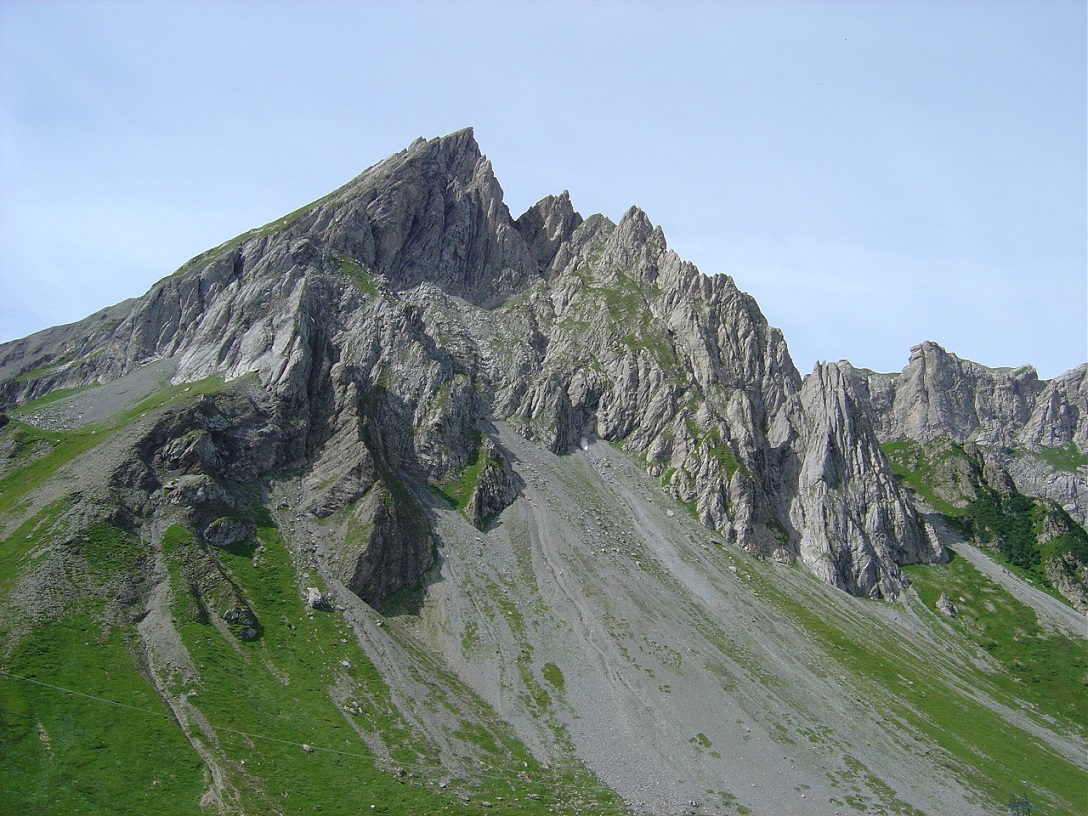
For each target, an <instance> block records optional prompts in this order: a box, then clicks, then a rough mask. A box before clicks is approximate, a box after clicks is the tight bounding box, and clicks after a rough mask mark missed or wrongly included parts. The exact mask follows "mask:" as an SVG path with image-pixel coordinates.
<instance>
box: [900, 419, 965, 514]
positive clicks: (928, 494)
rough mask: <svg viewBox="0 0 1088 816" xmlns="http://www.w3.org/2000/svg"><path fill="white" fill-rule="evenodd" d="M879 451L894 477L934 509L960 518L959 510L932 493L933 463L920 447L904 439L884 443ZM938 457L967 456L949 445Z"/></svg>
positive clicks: (958, 447)
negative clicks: (882, 452)
mask: <svg viewBox="0 0 1088 816" xmlns="http://www.w3.org/2000/svg"><path fill="white" fill-rule="evenodd" d="M880 449H881V450H882V451H884V456H885V457H887V459H888V463H889V464H890V465H891V466H892V472H893V473H894V474H895V476H896V477H897V478H898V479H899V480H900V481H901V482H903V483H904V484H906V485H907V486H908V487H909V488H910V489H911V490H913V491H914V492H915V493H917V494H918V495H920V496H921V497H922V498H924V499H925V500H926V501H927V502H929V504H930V506H931V507H932V508H933V509H934V510H936V511H937V512H938V513H940V514H941V515H944V516H948V517H949V518H955V517H957V516H961V515H963V513H964V509H963V508H962V507H956V506H955V505H952V504H950V503H949V502H947V501H945V500H944V499H942V498H940V497H939V496H938V495H937V494H936V493H935V492H934V490H933V487H932V484H931V479H932V472H933V468H934V465H935V461H934V460H933V459H932V457H931V455H930V454H929V453H927V451H926V450H924V449H923V446H922V445H920V444H919V443H917V442H915V441H913V440H910V439H905V440H901V441H898V442H885V443H884V444H882V445H881V446H880ZM937 456H938V457H939V458H951V457H957V456H963V457H966V454H964V453H963V449H962V447H961V446H958V445H954V444H950V445H949V446H948V447H947V448H946V449H944V450H943V451H942V452H941V453H939V454H937Z"/></svg>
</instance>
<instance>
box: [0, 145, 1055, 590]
mask: <svg viewBox="0 0 1088 816" xmlns="http://www.w3.org/2000/svg"><path fill="white" fill-rule="evenodd" d="M163 358H170V359H172V361H173V363H174V364H175V365H176V371H177V373H176V377H175V379H176V380H177V381H190V380H197V379H200V378H203V377H208V376H212V375H215V376H219V377H222V378H223V379H225V380H228V381H232V380H236V379H238V378H248V379H247V380H246V381H247V382H250V383H251V384H252V388H253V389H255V393H257V392H259V394H260V398H259V399H258V398H256V397H255V398H254V399H252V400H250V402H249V403H232V409H231V410H232V411H233V412H234V413H233V414H231V416H230V418H229V420H228V421H227V426H224V428H220V429H219V431H215V430H214V429H212V428H210V426H209V427H205V426H206V425H207V422H206V421H203V420H200V419H199V416H200V415H198V414H194V415H192V416H191V417H190V418H189V419H188V420H187V421H185V422H181V421H179V422H178V423H176V424H175V425H172V426H170V432H165V431H164V432H163V433H162V434H161V439H159V438H158V437H156V439H157V441H156V443H155V444H156V445H158V447H157V448H154V449H153V450H151V449H149V450H148V451H147V453H146V456H145V458H146V460H147V461H148V462H151V463H158V464H153V468H154V471H155V472H154V475H153V477H152V478H151V481H153V482H156V481H157V482H159V483H164V482H165V481H169V480H171V479H177V478H181V477H183V476H192V475H194V474H186V473H185V472H183V471H184V468H182V469H181V470H179V467H180V465H178V463H180V462H182V461H195V460H198V459H199V460H201V461H205V459H206V463H207V462H213V461H214V462H215V466H214V467H212V466H208V467H207V468H205V471H206V472H204V471H202V472H201V474H199V475H200V476H202V477H206V478H207V479H209V480H211V482H212V483H214V484H209V485H206V487H207V488H208V489H207V490H205V491H204V492H203V493H200V491H197V492H196V493H193V494H192V495H191V496H190V497H191V498H192V500H193V502H194V509H193V510H192V512H193V513H195V514H197V515H200V516H201V518H202V519H203V518H205V517H208V518H210V517H211V515H213V514H214V513H216V512H218V511H219V508H217V507H213V506H210V507H209V508H206V509H204V510H200V509H199V507H198V505H199V504H200V501H201V500H202V499H201V496H203V497H204V498H205V499H207V497H208V496H211V495H213V494H215V495H218V493H217V491H220V492H222V493H223V494H224V495H230V494H232V492H233V493H237V492H238V491H244V489H245V485H246V484H249V483H252V481H253V480H254V479H257V478H259V477H260V475H261V474H268V473H277V472H287V471H290V472H293V473H299V472H301V473H302V474H303V479H302V487H301V493H302V495H300V496H299V508H300V509H302V510H304V512H305V513H308V514H310V515H311V516H313V517H316V518H319V519H322V520H323V522H322V523H323V525H324V528H323V529H324V530H326V534H325V538H324V540H322V541H319V542H316V543H315V547H316V548H317V549H319V550H320V552H321V554H322V555H323V556H324V557H326V558H328V559H329V562H330V563H332V564H333V565H335V568H336V570H337V572H338V574H339V575H340V576H341V578H342V579H343V580H344V582H345V583H346V584H347V585H349V586H350V587H351V588H352V589H353V590H354V591H356V592H357V593H358V594H360V596H361V597H363V598H364V599H365V600H367V601H368V602H370V603H373V604H375V605H378V604H380V603H382V601H383V600H384V599H385V598H387V597H388V596H389V595H390V594H392V593H394V592H396V591H397V590H398V589H400V588H403V587H405V586H408V585H410V584H412V583H414V582H415V581H417V580H418V579H419V577H420V575H421V573H422V572H423V571H425V570H426V569H427V568H428V567H429V566H430V564H431V563H432V559H433V555H432V551H433V542H432V539H431V534H430V532H429V528H428V525H427V523H426V517H425V513H424V511H423V509H422V508H423V504H422V503H421V501H420V497H421V495H423V493H426V492H427V491H428V489H429V488H428V486H429V485H430V486H436V487H442V486H448V485H452V484H454V483H457V481H458V479H463V477H465V474H466V473H471V472H473V469H472V468H471V467H470V464H471V463H472V462H474V461H476V462H479V461H481V459H480V458H477V457H482V461H483V462H484V463H485V466H484V467H483V468H482V469H481V470H480V471H479V475H478V478H479V482H478V483H477V484H475V485H470V486H469V487H470V488H471V491H470V494H469V495H468V496H466V499H467V506H466V513H468V514H469V515H470V517H471V520H472V521H473V522H474V523H477V524H482V523H484V522H485V521H486V519H487V518H489V517H493V516H495V515H496V514H499V513H501V511H502V509H503V508H504V507H505V506H507V505H508V504H509V503H510V502H511V501H513V500H514V499H515V498H516V489H517V488H516V485H514V484H513V483H512V482H511V481H510V479H509V474H508V473H507V471H506V470H505V468H504V465H503V454H502V451H501V450H500V449H499V448H498V446H497V443H496V442H495V441H494V440H491V439H489V438H488V434H487V430H486V429H487V427H488V426H487V420H488V419H503V420H508V421H509V423H510V424H511V425H512V426H513V427H515V428H516V429H518V430H519V431H520V432H521V433H522V434H523V435H524V436H525V437H526V438H528V439H530V440H534V441H537V442H538V443H539V444H541V445H544V446H546V447H548V448H550V449H551V450H553V451H556V452H565V451H568V450H570V449H571V448H572V447H573V446H574V445H575V444H576V443H577V442H578V440H579V439H580V438H582V437H585V436H596V437H599V438H602V439H605V440H608V441H611V442H614V443H616V444H619V445H622V446H623V447H624V448H626V449H627V450H629V451H631V452H633V453H635V454H637V455H638V456H640V457H642V459H643V460H644V462H645V467H646V469H647V471H648V472H649V473H650V474H651V475H652V476H654V477H656V478H658V479H659V480H660V481H661V483H662V486H663V487H664V488H665V489H666V490H668V491H669V492H670V493H672V495H674V496H675V497H676V498H677V499H679V500H680V501H682V502H684V503H686V504H687V505H688V507H689V508H691V510H692V511H693V512H694V513H695V514H696V515H697V516H698V517H699V518H700V519H701V520H702V521H703V523H704V524H706V525H707V526H708V527H711V528H713V529H716V530H719V531H721V532H722V533H723V535H724V536H725V537H726V538H727V540H729V541H730V542H732V543H734V544H736V545H737V546H741V547H744V548H746V549H748V550H749V551H751V552H753V553H756V554H758V555H761V556H766V557H774V558H776V559H779V560H783V561H792V560H794V559H796V558H800V559H801V561H802V563H803V564H804V565H805V566H806V567H808V568H809V569H811V570H813V571H814V572H815V573H816V574H817V575H819V576H820V577H821V578H822V579H824V580H826V581H829V582H830V583H833V584H835V585H836V586H840V587H842V588H844V589H846V590H848V591H850V592H853V593H856V594H860V595H866V596H874V597H879V596H893V595H895V594H896V592H898V590H899V589H900V587H901V586H902V584H903V582H902V579H901V577H900V576H899V572H898V565H899V564H901V563H908V562H913V561H919V560H939V559H940V558H942V557H943V553H942V551H941V550H940V547H939V545H937V544H934V543H931V542H930V541H929V540H928V539H927V537H926V533H925V531H924V529H923V528H922V526H921V525H920V524H919V522H918V520H917V518H916V517H915V516H914V515H913V511H912V510H911V509H910V507H909V505H908V504H907V503H906V501H905V499H904V497H903V495H902V494H901V493H900V491H899V488H898V486H897V484H896V483H895V481H894V480H893V479H892V478H891V475H890V470H889V466H888V464H887V462H886V461H885V460H884V458H883V456H882V454H881V453H880V451H879V448H878V447H877V444H876V439H875V436H874V434H873V430H872V428H871V427H870V420H868V419H866V418H865V416H863V414H864V410H863V409H862V408H859V403H864V400H863V399H860V398H859V397H858V396H857V395H858V393H860V390H861V389H862V388H863V387H868V388H870V390H873V389H874V388H879V387H884V386H883V385H881V384H880V383H878V382H877V381H876V380H874V381H873V382H874V383H876V385H873V386H869V384H868V383H867V382H864V381H863V378H861V377H860V376H859V375H858V374H857V372H853V373H851V372H849V371H847V370H845V369H843V370H840V369H837V368H835V367H822V368H820V369H818V370H817V372H815V373H814V374H813V376H812V377H810V378H809V379H808V380H807V381H806V383H805V385H804V386H802V382H801V378H800V376H799V375H798V373H797V371H796V369H795V368H794V366H793V363H792V361H791V360H790V358H789V353H788V351H787V348H786V344H785V341H784V340H783V338H782V335H781V333H780V332H779V331H778V330H777V329H774V328H772V327H770V326H768V325H767V322H766V320H765V319H764V317H763V315H762V314H761V313H760V311H759V308H758V306H757V305H756V303H755V302H754V301H753V300H752V298H750V297H749V296H748V295H746V294H744V293H743V292H741V291H740V290H738V289H737V287H736V286H735V284H734V283H733V281H732V280H731V279H730V278H729V277H727V276H724V275H721V276H716V277H707V276H705V275H702V274H701V273H699V271H698V270H697V269H695V267H694V266H692V265H691V264H690V263H687V262H685V261H683V260H681V259H680V258H679V257H678V256H677V255H676V254H675V253H674V252H672V251H670V250H669V249H668V247H667V244H666V241H665V237H664V234H663V232H662V230H661V229H660V227H655V226H654V225H653V224H652V223H651V222H650V220H649V218H648V217H647V216H646V215H645V213H643V212H642V211H640V210H638V209H637V208H632V209H631V210H629V211H628V212H627V213H626V214H625V215H624V216H623V218H622V219H621V220H620V222H619V223H618V224H616V223H613V222H611V221H609V220H608V219H607V218H604V217H603V216H592V217H590V218H588V219H583V218H582V217H581V216H580V215H579V214H578V213H577V212H575V210H574V208H573V206H572V204H571V202H570V199H569V196H567V195H566V194H563V195H560V196H557V197H555V196H550V197H548V198H545V199H544V200H542V201H541V202H540V203H539V204H537V205H535V206H534V207H532V208H530V209H529V211H527V212H526V213H525V214H523V215H522V216H521V217H520V218H518V219H517V220H514V219H513V218H512V217H511V215H510V213H509V211H508V210H507V208H506V205H505V204H504V203H503V201H502V190H501V188H500V187H499V184H498V182H497V181H496V179H495V177H494V175H493V173H492V170H491V166H490V164H489V162H487V160H486V159H485V158H484V157H483V155H482V154H481V153H480V150H479V148H478V146H477V145H476V142H475V140H474V139H473V137H472V134H471V131H461V132H459V133H455V134H453V135H451V136H447V137H444V138H440V139H433V140H430V141H423V140H420V141H417V142H416V143H414V144H413V145H411V146H410V147H409V148H408V149H407V150H405V151H402V152H401V153H398V154H396V155H394V156H391V157H390V158H388V159H386V160H385V161H383V162H380V163H379V164H377V165H375V166H374V167H372V168H370V169H369V170H367V171H365V172H364V173H362V174H361V175H360V176H359V177H358V178H356V179H354V180H353V181H352V182H350V183H349V184H347V185H345V186H344V187H342V188H341V189H340V190H337V191H336V192H334V193H332V194H330V195H329V196H327V197H325V198H324V199H322V200H320V201H318V202H315V203H314V204H312V205H310V206H309V207H306V208H304V209H302V210H300V211H298V212H297V213H294V214H292V215H290V216H286V217H285V218H282V219H280V220H278V221H276V222H273V223H272V224H269V225H267V226H265V227H263V228H261V229H257V230H253V231H252V232H250V233H246V234H245V235H242V236H239V237H238V238H237V239H234V240H233V241H229V242H227V243H225V244H223V245H222V246H220V247H217V248H215V249H213V250H210V251H209V252H207V253H204V254H203V255H201V256H198V257H197V258H194V259H193V260H192V261H190V262H189V263H188V264H186V265H185V266H184V267H182V269H180V270H179V271H178V272H177V273H175V274H174V275H172V276H171V277H169V278H166V279H164V280H163V281H160V282H159V283H158V284H156V285H155V286H154V287H152V289H151V290H150V291H149V292H148V293H147V294H146V295H145V296H143V297H142V298H139V299H137V300H135V301H131V302H128V303H126V304H119V305H118V306H117V307H113V308H112V309H110V310H106V311H104V312H103V313H100V314H99V315H95V316H92V317H91V318H88V319H87V320H85V321H83V322H81V323H79V324H73V325H72V326H70V327H61V328H59V329H51V330H48V331H47V332H43V333H40V334H38V335H34V336H32V337H30V338H26V339H24V340H20V341H16V342H14V343H9V344H5V345H4V346H0V402H3V403H5V404H12V403H18V402H21V401H25V400H27V399H30V398H33V397H35V396H37V395H40V394H42V393H45V392H46V391H48V390H50V389H52V388H56V387H61V386H66V387H77V386H83V385H88V384H92V383H95V382H106V381H110V380H113V379H116V378H117V377H119V376H121V375H123V374H125V373H126V372H129V371H132V370H135V369H136V368H138V367H139V366H140V365H142V364H144V363H146V362H147V361H150V360H158V359H163ZM922 362H923V363H926V361H925V360H923V361H922ZM926 364H927V365H928V363H926ZM927 370H928V369H927ZM922 381H923V382H929V380H928V379H926V376H922ZM1016 383H1019V384H1018V385H1016V387H1015V388H1013V389H1012V390H1013V391H1014V392H1015V393H1016V394H1021V392H1022V393H1023V394H1027V393H1029V392H1030V393H1033V392H1032V389H1035V388H1036V387H1038V389H1039V390H1041V388H1042V386H1040V385H1039V384H1038V383H1037V381H1034V380H1031V379H1030V378H1025V379H1024V380H1023V382H1022V383H1021V382H1020V381H1019V380H1017V381H1016ZM1010 388H1012V386H1010ZM1017 389H1019V391H1018V390H1017ZM938 390H939V389H938ZM881 393H884V392H881ZM904 393H905V392H904ZM927 393H929V392H927ZM1003 393H1004V392H1003ZM1023 399H1026V397H1023ZM869 402H872V400H871V399H870V400H869ZM890 404H891V405H892V406H893V407H894V406H895V405H896V404H897V403H896V400H895V398H894V396H893V397H892V398H891V400H890ZM1002 404H1004V403H1002ZM1017 405H1019V403H1017ZM209 410H211V409H209ZM216 410H218V409H216ZM974 410H975V411H976V413H977V412H978V410H979V408H978V407H977V406H976V407H975V409H974ZM995 410H996V409H995ZM1002 410H1004V409H1002ZM1016 410H1017V411H1020V412H1021V413H1023V417H1024V419H1023V422H1027V420H1028V419H1029V417H1030V416H1031V409H1030V407H1028V408H1026V409H1022V408H1020V407H1017V408H1016ZM893 413H894V412H893ZM900 413H904V419H903V420H902V421H903V422H907V421H909V422H911V423H914V424H920V425H921V426H925V427H929V426H932V425H934V424H935V423H936V422H937V420H938V418H940V417H943V416H944V414H942V413H941V412H940V411H935V413H934V412H931V413H932V417H931V416H930V414H926V415H925V416H924V417H920V418H914V416H913V414H911V412H910V411H908V410H907V409H906V408H903V409H902V410H901V411H900ZM872 415H873V416H877V417H879V416H880V412H879V411H873V412H872ZM1019 415H1020V414H1017V416H1019ZM896 416H898V414H896ZM896 421H899V420H896ZM1023 422H1022V423H1021V424H1023ZM202 423H203V424H202ZM926 423H929V424H928V425H927V424H926ZM231 425H237V426H241V427H247V428H250V429H251V430H252V435H253V439H257V440H259V444H251V445H249V446H248V447H243V448H238V449H234V448H229V446H228V447H227V448H224V447H223V445H224V444H225V439H226V437H224V436H223V434H224V433H226V430H227V427H228V426H231ZM878 425H879V421H878ZM911 427H914V425H912V426H911ZM216 433H218V434H219V435H220V437H222V438H219V437H215V434H216ZM190 434H191V435H193V436H192V438H194V439H195V438H196V437H199V436H200V435H201V434H210V436H208V438H207V441H205V442H202V443H200V444H201V445H203V447H200V448H199V449H198V448H197V447H193V449H192V450H189V449H188V448H186V445H188V444H189V443H187V442H181V441H179V440H181V439H183V438H189V437H187V436H186V435H190ZM202 438H203V437H202ZM248 438H249V437H247V439H248ZM193 444H194V445H195V444H196V443H193ZM183 448H184V450H183ZM201 451H203V453H201ZM205 455H206V456H205ZM201 456H205V459H201ZM194 457H195V459H194ZM201 514H203V515H201ZM217 529H218V528H217ZM232 529H233V528H232ZM213 533H215V534H218V533H216V532H215V531H213ZM210 543H213V544H214V543H215V542H210Z"/></svg>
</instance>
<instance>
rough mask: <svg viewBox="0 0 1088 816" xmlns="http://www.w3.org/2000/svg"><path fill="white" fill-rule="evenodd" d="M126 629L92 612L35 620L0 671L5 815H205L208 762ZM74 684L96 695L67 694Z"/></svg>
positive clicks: (0, 793)
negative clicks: (180, 725)
mask: <svg viewBox="0 0 1088 816" xmlns="http://www.w3.org/2000/svg"><path fill="white" fill-rule="evenodd" d="M135 654H136V646H135V644H134V642H133V638H132V637H131V635H126V633H125V632H123V631H122V630H121V629H119V628H113V629H107V628H103V626H102V624H101V623H100V622H98V620H97V611H96V610H84V611H81V612H78V613H73V614H69V615H67V616H65V617H64V618H62V619H60V620H56V621H52V622H49V623H45V624H41V625H39V626H38V627H37V628H36V629H35V630H34V632H33V633H32V634H31V635H29V636H27V637H25V638H24V639H23V640H21V641H20V642H19V643H18V644H17V646H16V647H15V649H14V651H13V652H12V654H11V656H10V658H9V659H8V661H7V664H6V669H7V671H9V672H10V673H12V674H15V675H18V676H20V677H25V678H30V679H32V680H37V681H40V682H42V683H48V684H49V686H44V685H35V684H33V683H30V682H26V681H22V680H17V679H14V678H12V677H10V676H5V675H0V755H3V757H4V761H3V762H0V801H2V802H3V806H2V809H3V811H4V812H5V813H9V812H10V813H34V814H57V816H61V814H71V813H86V814H103V816H105V814H118V816H127V815H128V814H131V816H140V815H141V814H145V813H151V812H154V813H161V814H192V815H193V816H196V815H197V814H200V813H202V810H201V808H200V797H201V794H202V793H203V790H204V784H205V783H204V765H203V762H202V761H201V760H200V758H199V757H198V756H197V754H196V753H195V752H194V751H193V750H192V748H191V747H190V746H189V743H188V741H187V740H186V739H185V737H184V735H183V734H182V733H181V732H180V731H179V730H178V729H177V727H176V724H175V722H174V720H173V717H172V715H171V714H170V713H169V711H168V709H167V708H166V707H165V706H164V705H163V703H162V701H161V699H160V698H159V696H158V694H157V693H156V691H155V689H154V688H153V687H152V686H151V684H150V683H148V682H147V680H146V678H145V677H144V676H143V675H142V673H141V671H140V668H139V666H138V663H137V660H136V658H135ZM54 687H59V688H66V689H74V690H76V691H78V692H80V693H81V694H82V695H93V696H95V697H100V698H102V699H103V700H109V701H113V702H116V703H119V704H122V705H123V706H126V707H120V706H118V705H110V704H109V703H108V702H102V701H101V700H94V699H89V698H88V697H85V696H80V695H76V694H67V693H65V692H63V691H60V690H58V688H54Z"/></svg>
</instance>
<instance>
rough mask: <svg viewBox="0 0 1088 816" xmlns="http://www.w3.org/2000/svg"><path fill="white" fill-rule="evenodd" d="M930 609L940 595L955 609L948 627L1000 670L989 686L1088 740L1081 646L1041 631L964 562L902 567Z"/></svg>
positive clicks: (1086, 655)
mask: <svg viewBox="0 0 1088 816" xmlns="http://www.w3.org/2000/svg"><path fill="white" fill-rule="evenodd" d="M903 572H904V574H906V575H907V576H908V577H909V578H910V580H911V584H912V586H913V587H914V590H915V591H916V592H917V593H918V597H919V598H920V599H921V600H922V603H923V604H925V606H926V607H928V608H929V609H934V608H935V606H936V603H937V599H938V598H939V597H940V595H941V593H942V592H943V593H945V594H947V595H948V597H949V598H950V599H951V600H952V603H953V604H954V605H955V606H956V610H957V613H956V617H955V618H952V619H950V620H949V621H948V623H949V625H950V626H952V627H953V628H954V629H955V630H956V631H957V632H958V633H959V634H960V636H962V637H963V638H964V640H966V641H967V642H968V643H971V644H973V645H974V646H976V647H977V648H979V649H982V650H985V651H986V652H988V653H989V654H990V656H991V657H993V658H994V659H995V660H997V661H998V663H1000V664H1001V666H1002V672H1001V673H1000V674H998V675H996V676H994V677H992V678H990V679H991V682H993V683H995V684H997V685H998V686H1000V687H1001V688H1003V689H1004V690H1005V691H1006V692H1008V693H1010V694H1013V695H1016V696H1018V697H1022V698H1023V699H1025V700H1027V701H1028V702H1030V703H1031V704H1032V705H1033V706H1034V707H1035V708H1036V709H1037V710H1038V711H1040V712H1042V713H1044V714H1046V715H1047V716H1049V717H1052V718H1053V719H1055V720H1060V721H1062V722H1064V723H1065V725H1066V726H1067V727H1070V728H1074V729H1076V730H1078V731H1080V732H1082V733H1083V734H1084V736H1085V737H1088V727H1086V726H1085V724H1086V723H1088V650H1086V649H1085V647H1084V643H1083V642H1077V641H1074V640H1072V639H1070V638H1068V637H1066V636H1064V635H1060V634H1057V633H1054V632H1052V631H1048V630H1045V629H1043V628H1042V627H1041V626H1040V625H1039V621H1038V618H1037V616H1036V614H1035V612H1034V611H1033V610H1032V609H1031V608H1030V607H1028V606H1025V605H1024V604H1022V603H1020V602H1019V601H1018V600H1016V599H1015V598H1014V597H1013V596H1012V595H1009V594H1008V593H1007V592H1005V590H1004V589H1002V588H1001V587H1000V586H999V585H998V584H996V583H994V582H993V581H991V580H990V579H989V578H987V577H986V576H984V575H983V574H982V573H980V572H979V571H978V570H977V569H975V567H974V566H973V565H971V564H970V563H969V562H968V561H966V560H965V559H963V558H959V557H955V556H954V557H953V558H952V560H951V561H949V562H948V563H947V564H941V565H926V566H922V565H911V566H907V567H903Z"/></svg>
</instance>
